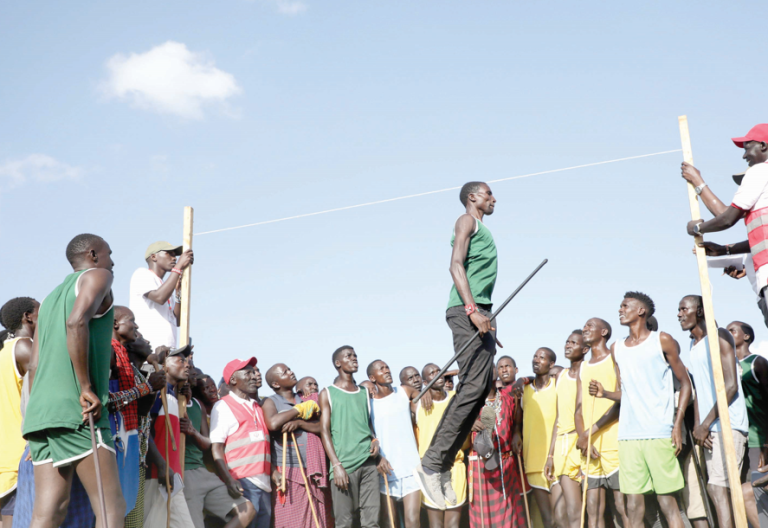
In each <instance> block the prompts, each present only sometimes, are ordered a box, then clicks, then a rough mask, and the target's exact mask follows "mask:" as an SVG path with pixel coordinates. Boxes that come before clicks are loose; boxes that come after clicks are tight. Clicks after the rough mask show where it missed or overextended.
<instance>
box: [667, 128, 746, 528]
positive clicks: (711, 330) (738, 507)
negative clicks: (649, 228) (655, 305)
mask: <svg viewBox="0 0 768 528" xmlns="http://www.w3.org/2000/svg"><path fill="white" fill-rule="evenodd" d="M677 120H678V122H679V125H680V140H681V141H682V144H683V159H684V161H685V162H686V163H690V164H691V165H693V151H692V149H691V135H690V132H689V131H688V117H686V116H680V117H678V118H677ZM688 203H689V205H690V207H691V219H692V220H698V219H699V218H701V211H700V209H699V201H698V196H697V195H696V191H695V189H694V188H693V185H691V184H690V183H688ZM694 240H695V243H694V247H695V249H696V261H697V263H698V265H699V281H700V282H701V297H702V301H703V306H704V319H705V322H706V325H707V336H708V337H709V354H710V357H711V361H712V378H713V380H714V382H715V392H716V393H717V412H718V416H719V418H720V424H721V434H722V440H723V447H724V448H725V460H726V465H727V467H728V482H729V483H730V485H731V502H732V504H733V513H734V521H735V525H736V528H747V512H746V510H745V508H744V495H743V494H742V491H741V480H740V477H739V465H738V462H737V460H736V449H735V447H734V445H733V433H732V429H731V418H730V414H728V398H727V396H726V394H725V380H724V379H723V365H722V363H721V361H720V340H719V339H718V336H719V334H718V330H717V324H716V323H715V311H714V308H713V306H712V290H711V288H710V284H709V270H708V268H707V257H706V253H705V251H704V248H703V247H700V246H699V243H701V242H703V241H704V239H703V238H702V236H701V235H697V236H696V237H695V238H694Z"/></svg>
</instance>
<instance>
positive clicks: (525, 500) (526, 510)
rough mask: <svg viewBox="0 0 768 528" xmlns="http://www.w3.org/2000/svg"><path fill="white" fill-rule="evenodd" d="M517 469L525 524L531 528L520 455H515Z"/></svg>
mask: <svg viewBox="0 0 768 528" xmlns="http://www.w3.org/2000/svg"><path fill="white" fill-rule="evenodd" d="M517 467H519V468H520V482H522V484H523V502H524V503H525V523H526V524H527V525H528V528H531V512H530V511H529V510H528V495H527V494H526V492H525V472H524V471H523V460H522V459H521V458H520V453H518V454H517Z"/></svg>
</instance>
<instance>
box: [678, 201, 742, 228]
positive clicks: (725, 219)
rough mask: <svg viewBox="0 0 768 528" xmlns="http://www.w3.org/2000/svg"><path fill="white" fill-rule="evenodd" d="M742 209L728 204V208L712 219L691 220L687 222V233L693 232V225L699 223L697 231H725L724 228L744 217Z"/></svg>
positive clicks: (731, 225)
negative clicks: (704, 220)
mask: <svg viewBox="0 0 768 528" xmlns="http://www.w3.org/2000/svg"><path fill="white" fill-rule="evenodd" d="M744 214H745V213H744V211H742V210H741V209H738V208H736V207H733V206H732V205H729V206H728V208H727V209H726V210H725V212H723V213H722V214H719V215H717V216H716V217H714V218H713V219H712V220H707V221H706V222H702V221H701V220H700V219H699V220H691V221H690V222H689V224H688V225H689V232H688V233H689V234H691V235H692V234H693V232H692V231H693V226H694V225H696V224H701V225H700V227H699V233H716V232H718V231H725V230H726V229H728V228H730V227H733V226H734V225H736V222H738V221H739V220H741V219H742V218H744Z"/></svg>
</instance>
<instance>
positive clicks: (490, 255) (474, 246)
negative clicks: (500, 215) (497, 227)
mask: <svg viewBox="0 0 768 528" xmlns="http://www.w3.org/2000/svg"><path fill="white" fill-rule="evenodd" d="M475 226H476V228H475V232H474V234H473V235H472V236H471V237H470V239H469V247H468V248H467V258H466V259H464V271H465V272H466V274H467V282H469V291H471V292H472V297H474V299H475V304H487V305H489V304H492V301H491V295H492V294H493V287H494V285H495V284H496V272H497V269H498V263H497V258H496V243H495V242H494V241H493V235H491V231H490V230H489V229H488V228H487V227H485V224H483V223H482V222H481V221H480V220H477V219H475ZM455 239H456V233H454V234H453V236H452V237H451V247H453V242H454V240H455ZM465 304H467V303H466V302H464V300H463V299H462V298H461V296H460V295H459V292H458V291H457V290H456V285H455V284H454V285H453V286H452V287H451V295H450V298H449V299H448V308H453V307H454V306H464V305H465Z"/></svg>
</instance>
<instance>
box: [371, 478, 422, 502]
mask: <svg viewBox="0 0 768 528" xmlns="http://www.w3.org/2000/svg"><path fill="white" fill-rule="evenodd" d="M387 483H388V484H389V495H390V497H393V498H395V499H402V498H403V497H406V496H408V495H410V494H411V493H413V492H414V491H420V490H419V484H418V482H417V481H416V477H414V476H413V475H408V476H407V477H403V478H401V479H398V478H394V476H393V477H388V478H387ZM379 491H381V493H382V494H384V495H386V494H387V487H386V485H385V484H384V477H382V476H381V475H379Z"/></svg>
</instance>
